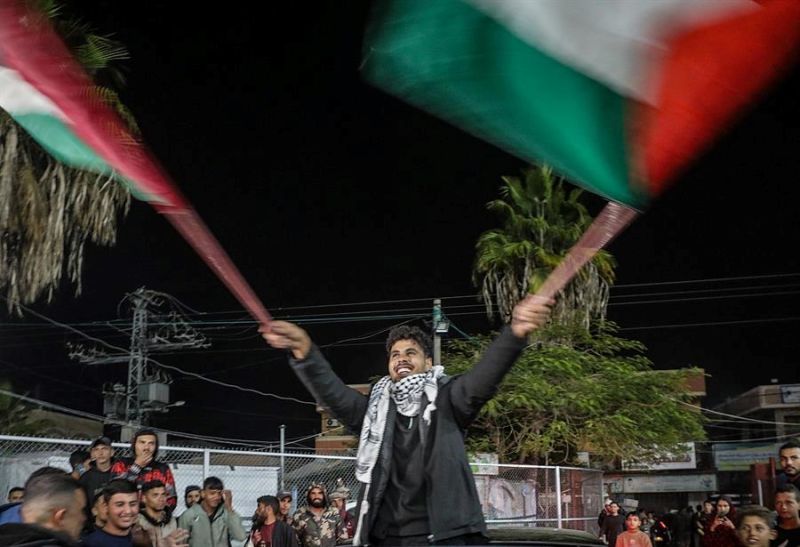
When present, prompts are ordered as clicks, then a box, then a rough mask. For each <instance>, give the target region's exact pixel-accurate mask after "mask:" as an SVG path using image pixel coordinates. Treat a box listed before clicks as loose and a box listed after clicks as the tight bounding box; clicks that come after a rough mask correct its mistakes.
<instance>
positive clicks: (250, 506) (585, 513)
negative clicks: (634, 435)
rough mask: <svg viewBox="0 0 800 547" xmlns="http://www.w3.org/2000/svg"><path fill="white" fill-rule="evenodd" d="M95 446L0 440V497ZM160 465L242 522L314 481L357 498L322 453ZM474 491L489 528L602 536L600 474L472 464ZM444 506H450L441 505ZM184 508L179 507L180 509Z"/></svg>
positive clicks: (189, 455) (122, 449) (180, 484)
mask: <svg viewBox="0 0 800 547" xmlns="http://www.w3.org/2000/svg"><path fill="white" fill-rule="evenodd" d="M89 444H90V441H88V440H74V439H48V438H39V437H21V436H13V435H0V493H2V494H5V493H6V492H8V490H9V488H11V487H13V486H21V485H22V484H24V482H25V479H26V478H27V477H28V476H29V475H30V474H31V472H33V471H34V470H36V469H38V468H39V467H42V466H45V465H52V466H56V467H62V468H64V469H66V470H69V469H70V467H69V456H70V454H71V453H72V452H73V451H75V450H77V449H79V448H88V445H89ZM114 448H115V455H116V456H117V457H120V456H129V455H130V445H128V444H122V443H115V444H114ZM158 459H159V460H161V461H163V462H165V463H168V464H169V465H170V467H171V468H172V472H173V474H174V476H175V483H176V487H177V491H178V495H179V496H181V495H182V493H183V491H184V488H185V487H186V486H188V485H191V484H202V482H203V478H204V477H209V476H216V477H219V478H220V479H222V481H223V483H224V484H225V487H226V488H228V489H230V490H231V491H232V493H233V504H234V509H235V510H236V511H237V512H238V513H239V514H240V515H242V516H243V517H246V516H249V515H251V514H252V512H253V511H254V509H255V505H256V502H255V500H256V499H257V498H258V497H259V496H262V495H264V494H274V493H276V492H278V491H279V490H289V491H291V492H292V493H293V494H294V496H293V499H294V500H295V503H296V502H297V500H298V498H299V497H302V496H304V494H305V490H306V488H307V487H308V486H309V485H310V484H311V483H312V482H319V483H323V484H325V485H326V486H327V487H328V488H329V489H331V488H333V486H334V484H335V483H336V481H337V479H342V480H343V481H344V484H345V485H346V486H347V487H349V488H350V490H351V492H353V496H352V497H353V498H355V497H356V494H357V492H358V488H359V486H358V482H357V481H356V478H355V458H354V457H352V456H323V455H318V454H297V453H283V454H282V453H275V452H267V451H259V450H235V449H218V448H196V447H177V446H163V447H161V448H160V449H159V453H158ZM471 465H472V470H473V474H474V477H475V485H476V487H477V490H478V495H479V497H480V500H481V505H482V507H483V511H484V516H485V517H486V521H487V523H488V524H489V525H490V526H494V527H499V526H503V527H506V526H546V527H556V528H572V529H577V530H585V531H588V532H592V533H596V532H597V515H598V514H599V512H600V509H601V508H602V501H603V481H602V473H601V472H599V471H596V470H592V469H583V468H574V467H555V466H534V465H506V464H499V465H498V464H492V463H474V464H471ZM443 503H446V500H443ZM182 505H183V501H182V500H179V502H178V507H179V511H180V510H181V508H182Z"/></svg>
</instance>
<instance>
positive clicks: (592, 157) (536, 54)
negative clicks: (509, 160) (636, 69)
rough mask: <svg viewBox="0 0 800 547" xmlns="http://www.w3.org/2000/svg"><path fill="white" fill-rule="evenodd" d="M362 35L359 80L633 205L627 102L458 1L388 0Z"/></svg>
mask: <svg viewBox="0 0 800 547" xmlns="http://www.w3.org/2000/svg"><path fill="white" fill-rule="evenodd" d="M376 22H377V24H376V25H375V26H373V28H372V29H371V31H370V33H369V34H368V36H367V41H366V47H367V51H366V52H365V55H366V64H365V70H366V73H367V77H368V78H370V79H371V80H372V81H373V82H374V83H376V85H378V86H380V87H383V88H385V89H386V90H388V91H389V92H391V93H394V94H397V95H398V96H400V97H401V98H403V99H405V100H407V101H409V102H411V103H412V104H415V105H417V106H419V107H421V108H423V109H425V110H428V111H430V112H432V113H434V114H436V115H438V116H441V117H443V118H445V119H448V120H449V121H451V122H452V123H455V124H456V125H459V126H461V127H463V128H464V129H466V130H468V131H470V132H472V133H474V134H476V135H478V136H480V137H482V138H485V139H487V140H489V141H491V142H494V143H496V144H497V145H499V146H501V147H502V148H504V149H508V150H510V151H512V152H514V153H515V154H517V155H519V156H521V157H523V158H525V159H527V160H540V161H541V160H543V161H545V162H547V163H549V164H551V165H553V166H554V167H555V168H556V169H558V170H560V171H561V172H563V173H564V174H565V175H567V176H568V177H570V178H571V179H573V180H574V181H575V182H577V183H581V184H583V185H585V186H586V187H587V188H589V189H590V190H591V191H593V192H596V193H598V194H601V195H603V196H605V197H607V198H609V199H612V200H615V201H619V202H621V203H624V204H628V205H632V206H634V207H636V206H640V205H642V204H643V202H644V201H645V197H646V196H644V195H642V194H641V193H638V192H637V191H636V190H635V189H633V188H631V185H630V182H629V172H628V158H627V153H626V144H625V126H624V123H625V120H624V116H625V105H626V102H627V99H625V98H624V97H622V96H620V95H619V94H617V93H615V92H613V91H611V90H610V89H609V88H608V87H606V86H604V85H602V84H600V83H599V82H597V81H596V80H593V79H591V78H589V77H588V76H585V75H584V74H582V73H580V72H576V71H575V70H573V69H571V68H570V67H568V66H566V65H564V64H562V63H560V62H558V61H556V60H554V59H553V58H552V57H550V56H548V55H546V54H544V53H542V52H541V51H539V50H537V49H535V48H534V47H532V46H531V45H530V44H527V43H525V42H523V41H521V40H520V39H519V38H517V37H516V36H515V35H514V34H512V33H511V32H510V31H508V30H507V29H506V28H505V27H503V26H502V25H500V24H499V23H498V22H496V21H495V20H494V19H492V18H490V17H488V16H486V15H485V14H483V13H481V12H480V11H478V10H476V9H474V8H472V7H471V6H469V5H468V4H467V3H465V2H462V1H461V0H436V1H435V2H431V1H430V0H404V1H402V2H388V3H387V4H386V5H385V6H384V11H383V13H380V14H378V17H377V19H376Z"/></svg>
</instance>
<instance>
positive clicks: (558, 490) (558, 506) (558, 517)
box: [556, 467, 562, 528]
mask: <svg viewBox="0 0 800 547" xmlns="http://www.w3.org/2000/svg"><path fill="white" fill-rule="evenodd" d="M556 523H557V524H556V526H557V527H558V528H562V523H561V468H560V467H556Z"/></svg>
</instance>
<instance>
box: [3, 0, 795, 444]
mask: <svg viewBox="0 0 800 547" xmlns="http://www.w3.org/2000/svg"><path fill="white" fill-rule="evenodd" d="M289 4H292V3H289ZM66 5H67V7H68V11H70V12H72V13H75V14H77V15H80V16H81V17H83V18H84V19H85V20H86V21H89V22H91V23H92V24H93V25H94V27H95V28H96V29H97V30H98V31H100V32H101V33H112V34H113V35H114V37H115V38H117V39H118V40H120V41H121V42H123V43H124V44H126V45H127V46H128V48H129V50H130V53H131V56H132V58H131V60H129V61H127V62H125V63H124V67H125V73H126V75H127V85H126V87H125V88H124V89H123V90H122V92H121V96H122V99H123V101H124V102H125V104H127V105H128V107H129V108H130V109H131V110H132V112H133V114H134V115H135V117H136V119H137V120H138V123H139V125H140V127H141V131H142V135H143V138H144V140H145V141H146V143H147V144H148V145H149V146H150V148H151V149H152V150H153V152H154V154H155V155H156V157H158V158H159V160H160V161H161V162H162V163H163V165H164V166H165V168H166V170H167V171H168V172H169V173H170V174H171V176H172V177H173V179H174V180H175V181H176V183H177V184H178V185H179V186H180V188H181V189H182V191H183V192H184V193H185V194H186V195H187V196H188V197H189V199H190V200H191V201H192V202H193V203H194V204H195V206H196V208H197V210H198V211H199V213H200V215H201V216H202V217H203V218H204V219H205V221H206V222H207V224H208V225H209V226H210V227H211V229H212V231H213V232H214V233H215V235H216V236H217V237H218V238H219V240H220V241H221V243H222V245H223V246H224V247H225V248H226V249H227V250H228V252H229V253H230V255H231V257H232V259H233V260H234V262H235V263H236V264H237V265H238V266H239V268H240V269H241V270H242V272H243V274H244V275H245V277H246V278H247V279H248V280H249V281H250V283H251V284H252V286H253V287H254V289H255V290H256V292H257V293H258V294H259V296H260V297H261V298H262V299H263V301H264V303H265V304H266V306H267V307H268V308H269V309H270V310H271V311H273V313H274V314H275V315H276V316H280V317H286V316H287V315H291V316H293V317H297V316H308V315H313V316H315V317H318V318H319V319H320V320H322V319H323V318H320V317H319V316H320V315H322V314H333V315H329V316H326V317H327V318H330V320H325V321H321V322H319V323H315V324H313V325H307V328H308V330H309V332H310V333H311V335H312V337H313V338H314V339H315V340H316V341H317V342H318V343H319V344H321V345H322V344H330V343H333V342H336V341H341V340H344V339H358V340H350V341H349V342H346V343H344V344H341V345H339V346H336V347H331V348H329V349H327V350H326V354H327V355H328V356H329V358H330V359H331V361H332V362H333V363H334V366H335V368H336V369H337V370H338V371H339V372H340V373H341V374H342V376H343V378H344V380H345V381H348V382H354V383H357V382H365V381H368V379H369V378H370V377H372V376H374V375H377V374H382V373H384V372H385V365H384V356H383V349H382V341H383V338H384V333H378V334H376V335H374V336H371V337H369V336H368V335H370V334H371V333H375V332H376V331H380V330H381V329H385V328H387V327H389V326H390V325H392V324H394V323H397V322H399V321H402V320H404V319H397V318H386V319H382V320H374V319H372V320H361V321H347V322H343V321H342V320H341V319H342V317H343V315H342V314H344V313H345V312H358V311H363V312H364V313H363V314H361V315H369V316H371V317H374V316H376V315H390V316H391V315H398V314H409V313H412V314H413V313H416V314H418V315H420V316H424V315H427V314H429V311H428V310H429V308H430V299H432V298H434V297H443V298H445V300H444V311H445V313H446V314H447V315H448V316H449V317H450V318H451V319H452V321H453V323H454V325H455V326H457V327H458V328H459V329H461V330H462V331H465V332H467V333H471V334H474V333H477V332H486V331H487V330H488V329H489V328H491V326H490V324H489V323H487V321H486V320H485V315H483V314H482V308H481V306H480V305H478V303H477V300H476V299H475V298H470V297H467V295H474V294H475V293H476V292H477V291H476V288H475V287H474V286H473V285H472V282H471V266H472V261H473V258H474V243H475V240H476V239H477V237H478V235H479V234H480V233H481V232H483V231H485V230H487V229H490V228H493V227H495V226H497V220H496V219H495V218H494V217H493V216H492V215H491V214H489V213H488V212H487V211H486V210H485V203H486V202H488V201H489V200H491V199H494V198H495V197H497V195H498V194H497V190H498V188H499V186H500V183H501V180H500V177H501V176H502V175H515V174H517V173H519V171H520V169H522V168H523V167H524V166H525V163H524V162H523V161H521V160H519V159H518V158H515V157H512V156H510V155H508V154H506V153H504V152H503V151H501V150H499V149H497V148H495V147H493V146H492V145H489V144H486V143H484V142H482V141H480V140H478V139H476V138H473V137H471V136H469V135H467V134H465V133H462V132H461V131H459V130H457V129H455V128H454V127H452V126H450V125H448V124H446V123H444V122H442V121H439V120H438V119H435V118H433V117H431V116H429V115H428V114H425V113H423V112H421V111H418V110H415V109H414V108H412V107H410V106H408V105H406V104H404V103H401V102H399V101H398V100H396V99H394V98H392V97H390V96H388V95H386V94H385V93H383V92H382V91H380V90H378V89H375V88H372V87H370V86H369V85H368V84H366V83H365V82H364V81H363V80H362V79H361V78H360V75H359V71H358V67H359V63H360V59H361V53H360V52H361V47H362V44H361V40H362V36H363V29H364V26H365V23H366V20H367V18H368V13H369V2H366V1H358V2H346V3H342V2H325V3H320V5H316V4H315V5H314V6H313V7H312V6H309V5H307V4H299V3H298V4H297V5H283V4H280V7H277V6H278V4H265V5H263V6H262V7H260V8H259V9H258V12H259V13H258V14H256V8H255V7H249V6H248V7H242V6H241V5H240V4H239V3H227V4H225V5H224V6H223V7H222V9H218V10H212V9H202V8H201V9H198V8H197V6H198V4H197V3H195V2H193V3H188V2H163V1H151V2H147V3H144V4H143V3H130V2H117V1H112V0H108V1H104V0H91V1H90V0H72V1H70V2H66ZM798 96H800V70H798V68H797V66H795V67H794V68H793V69H792V70H791V72H789V73H788V74H787V75H786V77H785V78H784V79H783V80H782V81H781V82H780V83H779V84H778V85H777V86H776V87H775V88H774V89H772V90H771V91H770V92H769V93H768V94H767V95H766V96H765V97H763V98H762V99H761V101H760V102H759V103H758V104H757V105H755V106H754V107H753V109H752V110H751V111H750V112H748V113H747V114H746V116H745V117H744V118H743V119H742V120H740V122H739V123H737V125H736V126H734V127H733V128H732V129H731V130H730V131H729V132H728V133H727V134H726V135H724V136H723V137H722V138H721V139H720V140H719V141H718V142H717V143H716V144H715V146H714V148H713V149H712V150H710V151H709V152H708V153H707V154H705V155H704V156H703V157H702V158H701V159H700V160H699V161H698V162H697V163H696V164H695V166H694V167H693V168H692V169H691V170H690V171H689V172H688V173H686V174H685V176H683V177H682V178H681V180H680V181H679V182H678V184H677V185H676V187H675V188H673V189H672V190H671V191H670V192H668V193H667V194H666V195H665V196H664V197H663V198H662V199H660V200H659V201H657V202H656V203H655V204H654V205H653V206H652V207H651V209H650V210H649V211H647V213H646V214H645V215H644V216H642V217H641V218H640V219H639V220H637V221H636V223H635V224H634V225H633V226H632V227H631V228H629V229H628V230H627V232H626V233H624V234H623V235H622V236H621V237H620V238H619V240H618V241H617V242H615V243H614V244H612V245H611V247H610V251H611V252H612V253H613V254H614V255H615V257H616V258H617V260H618V262H619V267H618V269H617V274H618V279H617V283H618V288H616V289H615V290H614V291H613V292H612V305H611V306H610V307H609V316H610V318H611V319H613V320H614V321H616V322H618V324H619V325H620V327H621V328H622V329H623V331H622V334H623V335H624V336H626V337H631V338H635V339H638V340H641V341H642V342H644V343H645V345H646V346H647V347H648V348H649V352H648V356H649V357H650V358H651V359H652V360H653V361H654V363H655V366H656V367H657V368H676V367H682V366H687V365H695V366H699V367H703V368H704V369H706V371H707V372H708V373H710V374H711V378H709V379H708V393H709V396H708V398H707V400H706V404H707V405H711V404H714V403H717V402H720V401H722V400H724V399H725V398H726V397H729V396H732V395H735V394H736V393H738V392H740V391H742V390H744V389H747V388H750V387H753V386H755V385H759V384H762V383H768V382H769V381H770V379H772V378H777V379H778V380H779V381H781V382H783V383H791V382H795V381H797V372H798V366H797V363H798V359H797V357H796V356H797V354H798V352H799V351H798V350H800V341H799V338H800V337H798V336H797V331H798V329H797V328H798V325H800V321H798V319H800V312H798V311H797V309H796V308H797V306H798V304H800V298H798V295H800V258H798V248H800V231H798V222H797V220H796V208H797V198H798V195H799V192H798V183H797V177H798V172H800V160H799V159H798V158H799V157H800V155H799V154H798V144H799V143H800V116H799V115H798V114H799V113H800V109H798V107H797V100H796V98H797V97H798ZM587 203H588V205H589V207H590V209H591V210H592V211H593V212H597V211H599V210H600V208H601V207H602V205H603V202H602V200H600V199H599V198H596V197H593V196H588V197H587ZM740 277H743V278H747V279H739V280H735V279H730V278H740ZM720 278H725V279H726V280H722V281H706V282H703V283H685V284H676V283H674V282H678V281H687V280H708V279H711V280H716V279H720ZM640 284H653V285H646V286H639V285H640ZM634 285H635V286H634ZM140 286H146V287H148V288H151V289H157V290H161V291H164V292H167V293H170V294H172V295H174V296H175V297H176V298H178V299H179V300H180V301H181V302H183V303H184V304H185V305H186V306H189V307H191V308H193V309H195V310H198V311H203V312H209V313H208V314H207V315H192V319H194V320H200V321H203V323H198V324H197V326H198V327H200V328H201V330H202V331H203V332H204V333H205V334H206V335H207V336H208V337H209V339H210V340H211V341H212V343H213V345H212V347H211V348H208V349H206V350H200V351H194V352H184V353H181V354H173V355H166V356H163V357H159V359H162V360H163V361H164V363H168V364H172V365H174V366H178V367H181V368H183V369H186V370H190V371H192V372H196V373H201V374H205V375H208V376H209V377H212V378H216V379H220V380H224V381H226V382H230V383H234V384H239V385H243V386H247V387H252V388H255V389H258V390H262V391H268V392H274V393H278V394H281V395H289V396H295V397H300V398H302V399H305V400H308V399H310V396H309V395H307V394H306V393H305V391H304V390H303V389H302V387H301V386H300V385H299V383H298V382H297V381H296V380H295V379H294V377H293V375H292V374H291V372H290V371H289V369H288V366H287V365H286V363H285V359H284V357H283V355H282V354H281V353H279V352H277V351H273V350H268V349H267V348H266V347H265V346H264V344H263V343H262V342H261V340H260V338H259V337H258V335H257V333H256V331H255V325H254V324H253V323H242V322H233V321H234V320H240V321H241V320H246V319H247V317H246V314H245V312H243V311H242V310H241V308H240V307H239V306H238V304H237V303H236V301H235V300H234V299H233V297H231V296H230V295H229V294H228V293H227V291H226V290H225V288H224V287H223V286H222V284H221V283H220V282H219V281H217V280H216V278H215V277H214V276H213V275H212V274H211V272H210V271H209V270H208V269H207V267H206V266H205V265H204V264H203V263H202V261H201V260H200V259H199V258H198V257H197V256H196V255H195V254H194V252H193V251H192V250H191V249H190V248H189V246H188V245H187V244H186V243H185V242H184V241H183V240H182V239H181V238H180V236H179V235H178V234H177V233H176V232H175V231H174V230H173V229H172V228H171V227H170V226H169V224H168V223H167V222H165V221H164V219H162V218H160V217H159V216H158V215H157V214H156V213H155V212H154V211H153V210H152V209H151V208H150V207H149V205H147V204H145V203H141V202H135V203H134V204H133V206H132V210H131V212H130V214H129V216H128V217H127V219H125V220H124V221H123V222H122V223H121V226H120V233H119V242H118V244H117V246H116V247H112V248H102V249H101V248H97V247H90V248H89V249H88V253H87V259H86V262H85V271H84V287H85V289H84V293H83V294H82V295H81V296H79V297H77V298H76V297H73V295H72V293H71V291H70V290H69V289H68V287H66V286H65V287H64V290H62V291H61V292H60V293H59V294H58V295H57V296H56V299H55V301H54V302H53V303H52V304H50V305H44V304H39V305H36V306H35V309H36V310H37V311H39V312H40V313H43V314H46V315H48V316H50V317H52V318H55V319H57V320H59V321H62V322H68V323H70V324H74V325H76V326H77V328H80V329H82V330H86V331H87V332H90V333H92V334H93V335H95V336H100V337H103V338H104V339H107V340H108V341H109V342H111V343H114V344H117V345H127V341H126V337H125V335H124V334H123V333H120V332H119V331H117V330H114V329H112V328H111V327H108V326H107V325H103V323H104V322H105V321H110V320H115V319H117V317H118V316H117V313H118V311H117V304H118V302H119V301H120V300H121V299H122V298H123V296H124V295H125V293H126V292H130V291H132V290H135V289H136V288H137V287H140ZM709 289H711V290H712V291H711V292H708V290H709ZM734 289H736V290H734ZM700 290H705V291H707V292H690V291H700ZM668 291H669V292H671V293H672V294H669V295H653V293H663V292H668ZM675 291H677V292H675ZM769 293H773V294H772V295H770V294H769ZM742 294H744V295H750V296H746V297H745V296H741V295H742ZM731 295H739V296H737V297H735V298H720V297H721V296H731ZM456 296H459V297H462V298H449V297H456ZM712 297H713V298H712ZM697 298H704V299H703V300H697ZM658 299H667V300H669V302H661V303H656V302H653V300H658ZM390 300H391V301H394V300H402V301H403V302H391V303H377V304H372V305H363V306H330V307H322V308H320V307H316V308H315V307H314V306H320V305H329V304H351V303H359V302H382V301H390ZM303 306H305V307H307V308H304V309H301V308H300V307H303ZM122 312H123V317H125V314H124V308H123V310H122ZM218 312H226V313H218ZM353 315H358V314H357V313H353ZM223 319H224V320H226V321H227V323H226V324H218V323H215V324H212V323H210V321H220V320H223ZM2 321H3V323H6V325H5V326H3V325H0V347H2V351H1V352H0V359H2V360H0V370H1V371H2V376H5V377H8V378H10V379H11V380H12V381H13V383H14V387H15V389H17V390H18V391H27V392H29V393H31V394H33V395H35V396H37V397H40V398H42V399H44V400H47V401H52V402H57V403H59V404H62V405H65V406H69V407H72V408H76V409H80V410H84V411H87V412H92V413H96V414H100V413H101V410H102V407H101V404H102V399H101V397H100V394H99V393H100V386H101V385H102V384H103V383H104V382H108V381H124V378H125V376H124V375H125V368H124V365H103V366H102V367H97V366H87V365H81V364H78V363H76V362H74V361H70V360H69V359H68V357H67V351H66V349H65V347H64V344H65V342H68V341H72V342H77V341H80V339H79V337H78V336H76V335H74V334H70V333H68V332H66V331H64V330H62V329H57V328H51V327H48V326H46V325H43V324H41V323H42V322H41V320H38V319H35V318H32V317H26V318H24V319H20V318H8V317H7V316H6V315H5V313H4V315H3V319H2ZM23 321H24V322H25V323H26V325H28V326H29V328H28V330H25V331H22V330H20V329H19V328H16V327H15V326H14V325H10V324H8V323H9V322H10V323H17V324H18V323H20V322H23ZM88 323H92V324H91V325H89V324H88ZM708 323H717V324H712V325H709V324H708ZM693 324H694V325H696V324H702V325H697V326H689V325H693ZM30 325H35V326H36V327H37V328H30ZM659 325H661V326H662V327H659ZM663 325H668V326H669V327H663ZM118 326H119V325H118ZM453 335H454V336H458V335H457V334H456V333H453ZM173 378H174V380H175V383H174V384H173V399H175V400H178V399H182V400H186V401H187V405H186V406H185V407H183V408H178V409H174V410H173V411H172V412H171V413H170V414H168V415H165V416H158V417H156V418H155V420H154V423H155V425H158V426H162V427H164V428H167V429H175V430H181V431H187V432H191V433H197V434H210V435H217V436H225V437H235V438H246V439H263V440H267V441H271V440H275V439H276V438H277V435H278V433H277V431H278V430H277V427H278V425H279V424H280V423H286V424H287V426H288V432H287V435H288V436H289V437H291V438H295V437H300V436H302V435H306V434H310V433H314V432H315V431H316V430H315V428H316V427H318V423H319V421H318V418H317V417H316V414H315V413H314V411H313V408H311V407H306V406H302V405H297V404H294V403H276V402H275V401H273V400H271V399H268V398H264V397H261V396H257V395H250V394H244V393H240V392H237V391H233V390H230V389H228V388H223V387H219V386H214V385H210V384H208V383H205V382H201V381H198V380H195V379H187V378H184V377H182V375H180V374H177V373H176V374H173Z"/></svg>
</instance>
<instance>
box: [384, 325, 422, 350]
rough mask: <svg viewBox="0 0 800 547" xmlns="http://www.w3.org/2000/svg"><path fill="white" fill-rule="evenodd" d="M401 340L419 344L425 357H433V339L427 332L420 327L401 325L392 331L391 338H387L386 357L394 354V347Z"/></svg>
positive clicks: (390, 332)
mask: <svg viewBox="0 0 800 547" xmlns="http://www.w3.org/2000/svg"><path fill="white" fill-rule="evenodd" d="M399 340H413V341H414V342H416V343H417V344H419V347H421V348H422V352H423V353H424V354H425V357H430V356H431V355H433V349H432V345H431V337H430V336H428V335H427V334H425V331H423V330H422V329H421V328H419V327H409V326H408V325H400V326H399V327H394V328H393V329H392V330H390V331H389V336H388V337H387V338H386V355H389V354H390V353H391V352H392V346H394V345H395V343H396V342H398V341H399Z"/></svg>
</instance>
